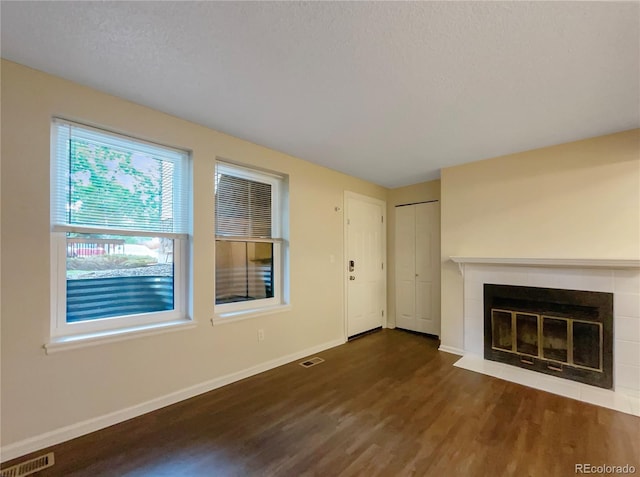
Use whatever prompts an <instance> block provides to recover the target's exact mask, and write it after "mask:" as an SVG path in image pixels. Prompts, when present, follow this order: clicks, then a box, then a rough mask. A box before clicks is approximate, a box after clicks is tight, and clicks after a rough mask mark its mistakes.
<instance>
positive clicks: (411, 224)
mask: <svg viewBox="0 0 640 477" xmlns="http://www.w3.org/2000/svg"><path fill="white" fill-rule="evenodd" d="M395 213H396V230H395V232H396V237H395V238H396V249H395V260H396V326H397V327H398V328H404V329H408V330H412V329H414V327H415V316H416V313H415V307H416V297H415V294H416V285H415V283H416V280H415V274H416V271H415V269H416V257H415V248H416V245H415V241H416V220H415V207H414V206H412V205H407V206H403V207H396V209H395Z"/></svg>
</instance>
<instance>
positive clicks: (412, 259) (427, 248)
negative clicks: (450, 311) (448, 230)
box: [395, 202, 440, 336]
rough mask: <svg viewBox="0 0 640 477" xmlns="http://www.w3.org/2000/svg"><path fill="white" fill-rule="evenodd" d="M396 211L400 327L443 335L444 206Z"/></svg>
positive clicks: (397, 310)
mask: <svg viewBox="0 0 640 477" xmlns="http://www.w3.org/2000/svg"><path fill="white" fill-rule="evenodd" d="M439 205H440V204H439V203H438V202H428V203H424V204H416V205H407V206H402V207H397V208H396V237H395V239H396V250H395V253H396V326H397V327H398V328H403V329H407V330H412V331H418V332H421V333H428V334H432V335H437V336H439V335H440V207H439Z"/></svg>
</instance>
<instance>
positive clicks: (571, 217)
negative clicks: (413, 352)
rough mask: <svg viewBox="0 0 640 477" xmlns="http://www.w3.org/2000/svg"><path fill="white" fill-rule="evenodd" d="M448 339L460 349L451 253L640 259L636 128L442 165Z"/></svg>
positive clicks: (639, 139) (458, 290) (639, 140)
mask: <svg viewBox="0 0 640 477" xmlns="http://www.w3.org/2000/svg"><path fill="white" fill-rule="evenodd" d="M441 186H442V204H441V206H442V209H441V210H442V218H441V223H442V233H441V236H442V261H443V263H442V341H443V345H444V346H449V347H453V348H458V349H460V348H462V347H463V341H462V340H463V335H462V333H463V329H462V312H463V310H462V277H461V275H460V273H459V271H458V267H457V266H456V265H455V264H453V263H452V262H451V261H450V260H449V257H450V256H455V255H461V256H477V257H520V258H522V257H536V258H539V257H549V258H634V259H638V258H640V130H632V131H627V132H622V133H618V134H612V135H608V136H602V137H597V138H593V139H587V140H584V141H578V142H573V143H568V144H563V145H559V146H554V147H548V148H544V149H538V150H534V151H529V152H524V153H520V154H513V155H509V156H504V157H498V158H495V159H489V160H486V161H479V162H474V163H471V164H466V165H462V166H458V167H451V168H447V169H444V170H443V171H442V178H441Z"/></svg>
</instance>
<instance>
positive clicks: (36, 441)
mask: <svg viewBox="0 0 640 477" xmlns="http://www.w3.org/2000/svg"><path fill="white" fill-rule="evenodd" d="M344 343H345V341H344V340H343V339H338V340H333V341H329V342H327V343H323V344H320V345H317V346H312V347H311V348H307V349H303V350H301V351H298V352H296V353H292V354H288V355H286V356H282V357H280V358H276V359H273V360H271V361H267V362H265V363H260V364H258V365H256V366H252V367H251V368H247V369H243V370H242V371H238V372H235V373H231V374H227V375H225V376H221V377H219V378H215V379H212V380H210V381H205V382H203V383H200V384H196V385H194V386H190V387H188V388H185V389H181V390H179V391H175V392H172V393H169V394H166V395H164V396H160V397H157V398H154V399H151V400H149V401H146V402H143V403H140V404H136V405H135V406H131V407H128V408H125V409H121V410H119V411H115V412H111V413H109V414H105V415H103V416H99V417H95V418H92V419H87V420H86V421H81V422H78V423H76V424H72V425H70V426H65V427H61V428H59V429H56V430H53V431H50V432H45V433H44V434H40V435H39V436H35V437H30V438H28V439H24V440H22V441H18V442H15V443H13V444H9V445H7V446H4V447H2V448H0V462H6V461H8V460H11V459H15V458H16V457H20V456H23V455H25V454H29V453H31V452H35V451H37V450H40V449H44V448H45V447H49V446H52V445H55V444H60V443H61V442H65V441H68V440H71V439H75V438H76V437H80V436H83V435H85V434H89V433H90V432H95V431H98V430H100V429H104V428H105V427H109V426H112V425H114V424H118V423H119V422H123V421H126V420H128V419H132V418H134V417H138V416H141V415H143V414H146V413H148V412H151V411H155V410H156V409H160V408H163V407H165V406H169V405H171V404H175V403H177V402H180V401H184V400H185V399H189V398H192V397H194V396H197V395H199V394H203V393H206V392H209V391H212V390H214V389H217V388H220V387H222V386H226V385H227V384H231V383H234V382H236V381H240V380H241V379H245V378H248V377H250V376H253V375H256V374H259V373H262V372H264V371H268V370H270V369H273V368H277V367H278V366H282V365H283V364H287V363H290V362H292V361H296V360H298V359H301V358H304V357H307V356H309V355H312V354H315V353H319V352H321V351H325V350H328V349H330V348H334V347H336V346H339V345H341V344H344Z"/></svg>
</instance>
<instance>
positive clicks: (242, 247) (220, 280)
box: [215, 162, 286, 314]
mask: <svg viewBox="0 0 640 477" xmlns="http://www.w3.org/2000/svg"><path fill="white" fill-rule="evenodd" d="M284 192H285V191H284V180H283V178H282V177H281V176H278V175H273V174H268V173H264V172H260V171H256V170H252V169H247V168H244V167H240V166H236V165H232V164H228V163H223V162H218V163H217V165H216V174H215V233H216V262H215V273H216V294H215V296H216V313H218V314H220V313H224V312H230V311H240V310H247V309H258V308H261V307H264V306H270V305H278V304H282V303H283V296H284V293H283V286H284V280H283V270H284V266H283V257H284V255H285V252H286V250H284V246H285V243H284V240H283V229H284V224H283V223H282V218H283V216H284V214H283V209H282V208H283V202H284V201H283V195H284Z"/></svg>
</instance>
